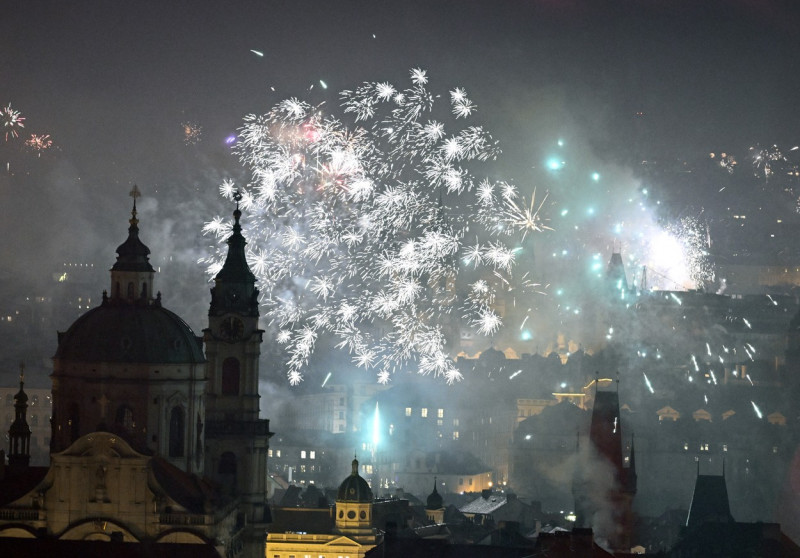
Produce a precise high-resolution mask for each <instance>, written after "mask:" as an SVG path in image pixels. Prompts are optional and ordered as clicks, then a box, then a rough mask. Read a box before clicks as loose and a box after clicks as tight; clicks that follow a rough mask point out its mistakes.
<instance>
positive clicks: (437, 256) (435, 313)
mask: <svg viewBox="0 0 800 558" xmlns="http://www.w3.org/2000/svg"><path fill="white" fill-rule="evenodd" d="M427 83H428V76H427V74H426V72H425V71H424V70H421V69H414V70H412V71H411V85H410V86H409V87H407V88H406V89H398V88H397V87H395V86H394V85H392V84H390V83H386V82H367V83H363V84H361V85H360V86H358V87H356V88H355V89H354V90H352V91H343V92H342V93H341V102H340V105H339V107H338V108H339V109H340V113H341V115H340V116H337V115H335V114H327V113H326V112H324V111H323V110H322V109H321V107H313V106H311V105H309V104H308V103H305V102H304V101H302V100H299V99H295V98H291V99H287V100H284V101H281V102H279V103H278V104H277V105H275V107H273V108H272V110H270V111H269V112H268V113H266V114H263V115H255V114H251V115H248V116H246V117H245V119H244V125H243V128H242V129H241V130H240V133H239V142H238V143H237V146H236V150H237V153H238V155H239V157H240V160H241V162H242V163H243V165H244V166H245V167H246V168H247V169H248V171H249V173H250V179H249V181H248V182H247V183H246V184H245V185H244V186H236V185H234V183H233V182H232V181H230V180H226V181H225V182H224V183H223V184H222V186H221V187H220V194H221V195H222V196H223V197H224V198H226V199H233V198H234V195H235V194H236V193H237V192H238V193H239V194H240V196H237V197H239V206H240V209H241V210H242V211H243V213H244V216H243V217H242V221H241V222H242V226H243V228H244V230H243V233H244V235H245V237H246V238H247V241H248V244H247V247H246V250H247V257H248V261H249V263H250V265H251V269H252V270H253V271H254V273H255V275H256V277H257V281H258V287H259V290H260V292H261V297H262V298H261V301H260V302H261V306H262V311H263V313H264V314H265V317H266V318H267V322H268V323H269V324H271V327H273V328H275V329H274V330H273V331H271V334H272V335H274V337H275V340H276V341H278V343H279V344H281V345H282V346H283V348H284V350H285V355H286V360H285V362H286V367H287V375H288V378H289V382H290V383H292V384H296V383H297V382H299V381H301V380H302V372H303V370H304V368H305V367H306V366H307V365H308V363H309V360H310V359H311V358H312V355H313V354H314V352H315V349H316V346H317V341H318V339H320V336H323V335H324V336H326V337H330V338H331V339H332V340H333V341H334V343H333V346H336V347H338V348H339V349H341V350H346V351H348V353H350V355H351V358H352V362H353V364H354V365H355V366H359V367H362V368H365V369H372V370H374V371H375V373H376V375H377V379H378V381H379V382H381V383H386V382H388V381H390V378H391V375H392V373H393V372H394V371H396V370H407V369H411V370H416V371H417V372H419V373H421V374H431V375H434V376H440V377H443V378H444V379H445V380H446V381H447V382H454V381H457V380H459V379H461V374H460V373H459V371H458V370H457V369H456V368H455V363H454V361H453V359H452V358H451V357H450V355H449V354H448V350H447V347H448V346H449V345H448V341H449V340H448V339H447V337H446V335H445V331H446V330H445V329H444V327H443V324H444V319H445V318H447V319H450V317H451V316H452V315H453V313H454V312H459V311H460V312H462V314H461V318H462V320H463V321H464V323H468V324H472V326H473V327H474V328H475V330H476V331H477V332H478V333H480V334H483V335H493V334H494V333H495V332H497V330H498V329H499V328H500V327H501V325H502V317H501V316H500V315H499V314H498V313H497V311H496V309H494V300H495V297H496V296H498V294H499V293H498V289H505V288H508V285H511V281H513V274H512V271H513V268H514V261H515V250H514V249H512V248H510V247H509V246H506V244H505V239H507V238H508V236H509V234H510V232H509V230H513V231H516V232H522V233H523V236H524V234H527V233H533V232H538V231H541V230H542V229H543V228H545V227H544V226H543V225H542V222H543V221H542V220H541V219H540V218H539V217H538V211H539V209H541V207H542V206H541V204H540V205H539V206H538V207H537V208H536V209H535V211H534V206H533V199H532V200H531V208H530V209H528V208H527V207H525V203H524V201H525V200H524V197H523V196H521V195H520V194H519V192H518V191H517V189H516V187H515V186H513V185H512V184H510V183H507V182H501V183H493V182H491V181H490V180H488V179H481V180H476V179H475V177H474V176H473V175H472V172H473V168H474V167H475V166H476V165H475V163H476V162H480V161H487V160H491V159H494V158H496V157H497V156H498V154H499V149H498V147H497V144H496V142H495V141H494V140H493V139H492V137H491V136H490V135H489V134H488V133H487V132H486V131H485V130H484V129H483V128H481V127H479V126H467V127H463V128H461V129H458V130H456V131H452V132H448V131H447V130H446V129H445V124H444V123H442V122H438V121H434V120H430V119H429V115H430V113H431V111H432V108H433V104H434V100H435V99H436V96H435V95H433V94H432V93H431V92H430V91H428V89H427V88H426V84H427ZM450 101H451V107H452V110H453V114H455V116H456V120H460V119H462V118H467V117H468V116H469V115H470V114H471V113H472V112H473V110H474V105H473V104H472V102H471V101H470V100H469V99H468V98H467V96H466V92H465V91H464V90H463V89H460V88H456V89H453V90H452V91H451V92H450ZM328 108H330V107H326V110H327V109H328ZM517 199H522V202H523V203H522V205H517V204H516V203H515V200H517ZM456 208H457V209H456ZM498 219H500V221H498ZM498 223H500V224H505V225H506V227H505V229H504V230H502V233H501V234H500V232H499V231H500V229H502V227H497V225H498ZM468 230H469V231H470V238H474V244H471V245H469V246H467V245H464V244H463V239H464V238H465V236H466V233H467V231H468ZM476 231H477V232H476ZM203 232H204V234H206V235H209V236H213V237H216V238H218V239H219V244H218V248H217V250H216V253H215V254H214V255H212V256H210V257H208V258H204V259H203V260H202V261H203V263H205V264H206V265H207V266H208V269H209V272H210V273H212V274H214V273H216V272H218V271H219V269H220V267H221V262H222V261H223V260H224V256H225V254H226V246H225V244H224V239H225V238H226V237H227V236H228V235H229V234H230V221H229V220H227V219H222V218H219V217H216V218H213V219H211V220H210V221H209V222H208V223H206V224H205V226H204V228H203ZM493 237H496V238H493ZM462 265H465V266H469V267H470V272H469V273H470V276H471V279H470V280H471V283H470V285H469V286H468V287H467V288H466V289H463V288H460V287H459V284H460V282H461V279H460V272H461V266H462ZM476 274H477V276H480V278H479V279H477V280H476ZM498 278H499V280H498ZM528 282H530V281H528ZM462 291H463V292H465V293H467V294H466V295H464V296H459V295H458V293H459V292H462Z"/></svg>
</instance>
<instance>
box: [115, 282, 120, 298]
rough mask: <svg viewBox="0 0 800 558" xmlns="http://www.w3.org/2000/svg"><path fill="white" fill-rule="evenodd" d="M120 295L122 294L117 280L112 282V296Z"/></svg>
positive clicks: (118, 296) (117, 296)
mask: <svg viewBox="0 0 800 558" xmlns="http://www.w3.org/2000/svg"><path fill="white" fill-rule="evenodd" d="M121 296H122V290H121V289H120V286H119V281H117V282H116V283H115V284H114V297H115V298H120V297H121Z"/></svg>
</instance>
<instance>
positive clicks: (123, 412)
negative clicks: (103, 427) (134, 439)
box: [114, 405, 133, 432]
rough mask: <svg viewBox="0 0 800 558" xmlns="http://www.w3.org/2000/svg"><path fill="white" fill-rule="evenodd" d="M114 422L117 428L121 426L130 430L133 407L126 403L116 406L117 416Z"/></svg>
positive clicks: (131, 427) (131, 428)
mask: <svg viewBox="0 0 800 558" xmlns="http://www.w3.org/2000/svg"><path fill="white" fill-rule="evenodd" d="M114 423H115V424H116V426H117V427H118V428H122V429H123V430H126V431H128V432H130V431H131V430H133V409H131V408H130V407H128V406H127V405H120V406H119V407H117V416H116V418H115V419H114Z"/></svg>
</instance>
